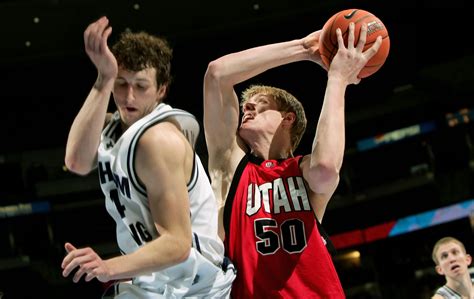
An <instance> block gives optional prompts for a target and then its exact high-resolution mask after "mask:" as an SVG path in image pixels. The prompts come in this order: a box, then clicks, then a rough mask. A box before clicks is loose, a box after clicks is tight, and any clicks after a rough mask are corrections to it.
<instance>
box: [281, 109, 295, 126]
mask: <svg viewBox="0 0 474 299" xmlns="http://www.w3.org/2000/svg"><path fill="white" fill-rule="evenodd" d="M295 121H296V114H295V113H294V112H285V113H284V114H283V123H284V124H285V125H288V126H291V125H292V124H293V123H294V122H295Z"/></svg>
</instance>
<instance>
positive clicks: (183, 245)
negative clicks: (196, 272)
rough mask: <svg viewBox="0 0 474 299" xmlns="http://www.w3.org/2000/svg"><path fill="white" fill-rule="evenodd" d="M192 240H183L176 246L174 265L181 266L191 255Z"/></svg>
mask: <svg viewBox="0 0 474 299" xmlns="http://www.w3.org/2000/svg"><path fill="white" fill-rule="evenodd" d="M191 244H192V240H191V238H185V239H181V240H179V241H178V242H177V244H176V247H175V248H176V250H175V251H174V255H173V264H179V263H182V262H184V261H186V260H187V259H188V257H189V254H190V253H191Z"/></svg>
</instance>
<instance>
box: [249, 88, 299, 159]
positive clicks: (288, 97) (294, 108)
mask: <svg viewBox="0 0 474 299" xmlns="http://www.w3.org/2000/svg"><path fill="white" fill-rule="evenodd" d="M256 94H263V95H268V96H270V97H271V98H272V99H273V100H274V101H275V102H276V104H277V105H278V109H279V111H284V112H293V113H295V115H296V121H295V123H294V124H293V127H292V128H291V133H292V134H291V145H292V150H291V152H292V153H293V151H294V150H295V149H296V148H297V147H298V145H299V143H300V141H301V138H302V137H303V134H304V132H305V130H306V123H307V120H306V115H305V112H304V108H303V105H302V104H301V103H300V101H298V99H296V98H295V97H294V96H293V95H292V94H290V93H289V92H287V91H286V90H283V89H280V88H276V87H272V86H266V85H251V86H250V87H248V88H247V89H246V90H244V91H243V92H242V100H241V102H240V105H241V106H244V104H245V103H246V102H247V101H248V100H249V99H250V98H251V97H253V96H254V95H256Z"/></svg>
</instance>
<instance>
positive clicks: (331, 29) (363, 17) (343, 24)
mask: <svg viewBox="0 0 474 299" xmlns="http://www.w3.org/2000/svg"><path fill="white" fill-rule="evenodd" d="M351 22H353V23H354V25H355V30H354V46H357V42H358V41H359V34H360V28H361V26H362V24H363V23H366V24H367V40H366V43H365V46H364V51H365V50H367V49H368V48H370V47H371V46H372V45H373V44H374V43H375V41H376V40H377V37H378V36H379V35H381V36H382V44H381V46H380V49H379V50H378V52H377V53H376V54H375V55H374V56H373V57H372V58H371V59H370V60H369V61H368V62H367V64H366V65H365V67H364V68H363V69H362V70H361V71H360V73H359V78H365V77H368V76H370V75H372V74H374V73H375V72H377V71H378V70H379V69H380V68H381V67H382V65H383V64H384V62H385V60H386V59H387V57H388V53H389V51H390V38H389V36H388V31H387V28H386V27H385V25H384V24H383V23H382V21H381V20H380V19H379V18H377V17H376V16H375V15H374V14H372V13H370V12H368V11H365V10H362V9H346V10H342V11H340V12H338V13H336V14H335V15H333V16H332V17H331V18H330V19H329V20H328V21H327V22H326V23H325V24H324V26H323V29H322V31H321V35H320V38H319V40H320V47H319V52H320V54H321V58H322V60H323V63H324V65H325V66H326V67H327V68H328V69H329V65H330V64H331V61H332V59H333V58H334V56H336V53H337V50H338V44H337V35H336V29H337V28H340V29H341V32H342V37H343V39H344V44H345V45H346V47H347V39H348V35H349V24H350V23H351Z"/></svg>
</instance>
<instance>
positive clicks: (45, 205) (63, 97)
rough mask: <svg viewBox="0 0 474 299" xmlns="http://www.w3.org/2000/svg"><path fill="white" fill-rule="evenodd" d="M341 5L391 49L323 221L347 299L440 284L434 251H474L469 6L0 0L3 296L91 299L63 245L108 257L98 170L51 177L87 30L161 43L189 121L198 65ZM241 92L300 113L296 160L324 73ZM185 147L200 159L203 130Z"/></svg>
mask: <svg viewBox="0 0 474 299" xmlns="http://www.w3.org/2000/svg"><path fill="white" fill-rule="evenodd" d="M348 8H360V9H364V10H368V11H370V12H372V13H374V14H375V15H376V16H378V17H379V18H380V19H381V20H382V21H383V22H384V24H385V25H386V27H387V29H388V32H389V34H390V41H391V48H390V54H389V57H388V59H387V61H386V63H385V65H384V66H383V67H382V68H381V69H380V70H379V71H378V72H377V73H376V74H374V75H373V76H371V77H368V78H366V79H364V80H362V82H361V83H360V84H359V85H358V86H350V87H349V88H348V90H347V93H346V138H347V140H346V154H345V159H344V164H343V167H342V172H341V182H340V185H339V187H338V189H337V191H336V194H335V195H334V197H333V199H332V200H331V202H330V204H329V206H328V209H327V212H326V214H325V217H324V221H323V226H324V227H325V229H326V230H327V232H328V233H329V235H330V236H331V240H332V241H333V243H334V244H335V246H336V248H337V255H336V256H334V262H335V265H336V268H337V270H338V273H339V275H340V278H341V281H342V284H343V287H344V289H345V292H346V295H347V298H352V299H355V298H384V299H396V298H397V299H398V298H400V299H407V298H409V299H411V298H413V299H416V298H429V297H430V296H431V295H432V294H433V291H434V290H435V289H436V287H438V286H441V285H442V284H443V283H444V278H443V277H442V276H439V275H437V274H436V272H435V271H434V264H433V262H432V261H431V249H432V246H433V244H434V243H435V241H436V240H438V239H439V238H441V237H444V236H447V235H450V236H454V237H456V238H459V239H460V240H462V241H463V242H464V243H465V245H466V247H467V250H468V252H470V253H471V254H474V244H473V243H474V242H473V239H474V238H473V223H474V200H473V199H474V173H473V172H474V148H473V143H474V123H473V121H474V120H473V118H474V48H473V46H472V43H473V42H472V32H473V25H472V23H473V22H472V20H473V19H474V9H473V1H472V0H451V1H439V0H429V1H428V0H411V1H394V0H385V1H375V0H370V1H369V0H368V1H342V0H331V1H329V0H325V1H315V0H311V1H310V0H304V1H302V0H294V1H282V0H261V1H257V0H256V1H248V0H241V1H231V2H226V1H215V0H212V1H206V0H204V1H181V0H176V1H152V0H137V1H135V2H134V1H123V0H114V1H112V0H103V1H92V0H16V1H13V0H2V1H0V37H1V40H0V68H1V70H0V76H1V77H0V82H1V83H0V84H1V89H0V90H1V92H0V99H1V101H0V102H1V107H2V111H1V117H0V124H1V125H0V127H1V130H2V131H1V132H2V134H1V136H2V142H1V147H0V177H1V185H0V298H4V299H10V298H37V297H38V296H40V297H41V298H100V296H101V294H102V288H103V286H102V285H101V284H100V283H99V282H97V280H94V281H92V282H90V283H85V282H82V281H81V282H79V283H77V284H74V283H72V282H71V280H70V279H65V278H63V277H62V276H61V268H60V264H61V260H62V258H63V256H64V253H65V252H64V249H63V244H64V242H65V241H69V242H72V243H74V244H76V245H78V246H91V247H93V248H94V249H96V250H97V251H98V252H99V253H100V254H101V255H102V256H103V257H109V256H112V255H115V254H117V253H118V250H117V247H116V245H115V232H114V224H113V221H112V219H111V218H110V217H109V216H108V214H107V212H106V211H105V206H104V200H103V197H102V194H101V192H100V189H99V184H98V179H97V174H96V173H92V174H90V175H89V176H86V177H79V176H76V175H74V174H72V173H69V172H67V171H65V168H64V166H63V164H64V162H63V159H64V150H65V144H66V139H67V133H68V130H69V127H70V125H71V123H72V121H73V119H74V116H75V115H76V113H77V112H78V111H79V109H80V107H81V105H82V103H83V100H84V99H85V97H86V96H87V94H88V92H89V90H90V88H91V86H92V84H93V83H94V81H95V79H96V71H95V68H94V66H93V64H92V63H91V62H90V61H89V59H88V57H87V55H86V54H85V51H84V47H83V31H84V29H85V28H86V26H87V25H88V24H89V23H90V22H92V21H94V20H95V19H97V18H99V17H100V16H102V15H106V16H108V17H109V19H110V21H111V24H112V26H113V33H112V36H111V42H113V40H114V39H115V38H116V37H117V35H118V33H119V32H121V31H123V30H125V29H130V30H132V31H139V30H145V31H148V32H149V33H154V34H157V35H161V36H165V37H166V38H168V40H169V41H170V43H171V45H172V46H173V48H174V60H173V75H174V82H173V84H172V86H171V90H170V94H169V98H168V103H170V104H172V105H174V106H175V107H178V108H181V109H185V110H188V111H190V112H192V113H193V114H195V115H196V116H197V118H198V119H199V120H202V82H203V76H204V72H205V70H206V67H207V64H208V63H209V62H210V61H211V60H213V59H215V58H217V57H219V56H221V55H224V54H227V53H230V52H234V51H238V50H243V49H245V48H248V47H251V46H258V45H262V44H266V43H271V42H280V41H286V40H290V39H296V38H301V37H304V36H306V35H307V34H309V33H311V32H313V31H315V30H317V29H320V28H322V26H323V25H324V23H325V21H326V20H327V19H328V18H329V17H331V16H332V15H333V14H334V13H336V12H338V11H340V10H343V9H348ZM246 83H265V84H269V85H275V86H279V87H282V88H285V89H287V90H288V91H290V92H292V93H293V94H294V95H296V96H297V97H298V98H299V99H300V100H301V101H302V102H303V104H304V106H305V109H306V114H307V117H308V121H309V126H308V129H307V132H306V133H305V135H304V137H303V140H302V142H301V144H300V146H299V148H298V150H297V153H309V152H310V149H311V143H312V137H313V136H314V131H315V125H316V122H317V118H318V116H319V111H320V108H321V103H322V99H323V96H324V88H325V83H326V72H325V71H324V70H323V69H321V68H320V67H319V66H317V65H316V64H313V63H311V62H309V61H306V62H298V63H294V64H291V65H286V66H283V67H280V68H277V69H273V70H270V71H268V72H266V73H264V74H262V75H260V76H258V77H256V78H254V79H252V80H251V81H250V82H246ZM246 85H247V84H245V85H244V86H246ZM244 86H240V85H239V86H237V90H238V91H241V89H242V88H243V87H244ZM110 108H111V109H112V106H111V107H110ZM197 151H198V154H199V155H200V156H201V157H202V159H203V160H204V163H205V161H206V160H207V156H206V155H207V151H206V147H205V144H204V137H203V134H202V132H201V136H200V139H199V143H198V148H197ZM205 164H206V163H205ZM2 296H3V297H2Z"/></svg>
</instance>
